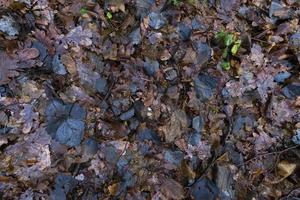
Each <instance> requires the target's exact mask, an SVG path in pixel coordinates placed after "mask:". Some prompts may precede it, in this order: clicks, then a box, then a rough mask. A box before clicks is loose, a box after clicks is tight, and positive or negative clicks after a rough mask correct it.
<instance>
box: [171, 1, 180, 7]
mask: <svg viewBox="0 0 300 200" xmlns="http://www.w3.org/2000/svg"><path fill="white" fill-rule="evenodd" d="M169 2H170V3H171V4H173V5H174V6H179V4H180V0H170V1H169Z"/></svg>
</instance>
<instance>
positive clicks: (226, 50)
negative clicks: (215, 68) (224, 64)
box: [222, 47, 228, 59]
mask: <svg viewBox="0 0 300 200" xmlns="http://www.w3.org/2000/svg"><path fill="white" fill-rule="evenodd" d="M227 56H228V47H226V48H225V49H224V50H223V54H222V58H224V59H225V58H227Z"/></svg>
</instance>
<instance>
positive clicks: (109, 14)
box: [106, 11, 113, 19]
mask: <svg viewBox="0 0 300 200" xmlns="http://www.w3.org/2000/svg"><path fill="white" fill-rule="evenodd" d="M106 17H107V18H108V19H112V18H113V15H112V14H111V12H109V11H108V12H107V13H106Z"/></svg>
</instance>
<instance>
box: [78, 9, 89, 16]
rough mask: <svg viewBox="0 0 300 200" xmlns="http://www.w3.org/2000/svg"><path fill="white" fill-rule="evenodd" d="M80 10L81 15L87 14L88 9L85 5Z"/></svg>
mask: <svg viewBox="0 0 300 200" xmlns="http://www.w3.org/2000/svg"><path fill="white" fill-rule="evenodd" d="M79 12H80V14H81V15H84V14H87V12H88V11H87V9H86V8H85V7H82V8H80V11H79Z"/></svg>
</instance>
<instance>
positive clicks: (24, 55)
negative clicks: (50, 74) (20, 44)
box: [18, 48, 40, 61]
mask: <svg viewBox="0 0 300 200" xmlns="http://www.w3.org/2000/svg"><path fill="white" fill-rule="evenodd" d="M39 54H40V52H39V50H37V49H36V48H27V49H23V50H22V51H20V52H18V59H19V60H20V61H26V60H30V59H34V58H37V57H38V56H39Z"/></svg>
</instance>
